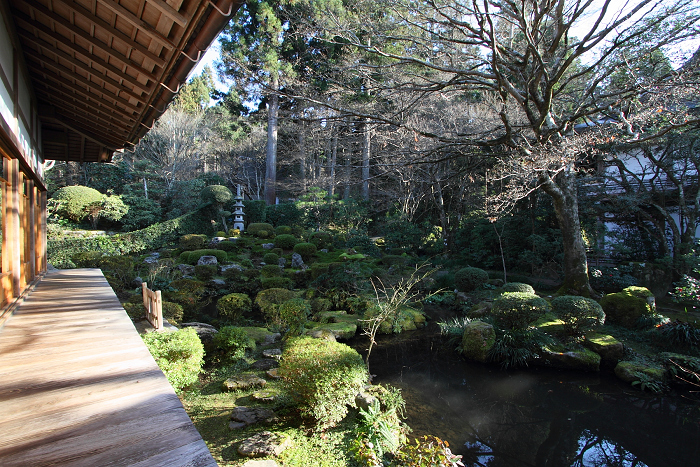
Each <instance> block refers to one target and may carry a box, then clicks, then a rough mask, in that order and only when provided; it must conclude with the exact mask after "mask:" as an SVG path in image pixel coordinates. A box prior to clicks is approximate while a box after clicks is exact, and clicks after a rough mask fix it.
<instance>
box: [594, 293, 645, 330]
mask: <svg viewBox="0 0 700 467" xmlns="http://www.w3.org/2000/svg"><path fill="white" fill-rule="evenodd" d="M653 296H654V295H653V294H652V293H651V292H650V291H649V290H648V289H646V288H644V287H627V288H626V289H624V290H623V291H622V292H617V293H611V294H608V295H605V296H604V297H603V298H602V299H601V300H600V306H602V307H603V311H605V316H607V320H608V322H609V323H614V324H619V325H621V326H624V327H627V328H633V327H635V326H637V322H638V321H639V320H640V318H642V317H649V316H652V315H653V314H654V310H653V309H652V307H651V305H650V304H649V302H648V301H647V298H649V297H653Z"/></svg>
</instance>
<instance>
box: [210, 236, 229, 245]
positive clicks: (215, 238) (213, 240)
mask: <svg viewBox="0 0 700 467" xmlns="http://www.w3.org/2000/svg"><path fill="white" fill-rule="evenodd" d="M224 240H228V237H214V238H212V239H211V240H210V241H209V246H214V245H216V244H217V243H221V242H223V241H224Z"/></svg>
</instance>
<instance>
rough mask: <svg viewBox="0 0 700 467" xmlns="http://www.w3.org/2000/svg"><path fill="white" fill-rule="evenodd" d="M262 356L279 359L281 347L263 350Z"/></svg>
mask: <svg viewBox="0 0 700 467" xmlns="http://www.w3.org/2000/svg"><path fill="white" fill-rule="evenodd" d="M263 357H267V358H274V359H275V360H279V359H280V358H282V350H281V349H267V350H263Z"/></svg>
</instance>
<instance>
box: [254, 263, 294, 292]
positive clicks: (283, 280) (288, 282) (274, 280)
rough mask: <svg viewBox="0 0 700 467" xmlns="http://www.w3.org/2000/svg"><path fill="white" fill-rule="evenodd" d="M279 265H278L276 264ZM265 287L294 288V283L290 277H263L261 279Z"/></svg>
mask: <svg viewBox="0 0 700 467" xmlns="http://www.w3.org/2000/svg"><path fill="white" fill-rule="evenodd" d="M275 267H277V266H275ZM260 284H261V285H262V288H263V289H290V290H291V289H293V288H294V283H293V282H292V279H290V278H289V277H263V278H261V279H260Z"/></svg>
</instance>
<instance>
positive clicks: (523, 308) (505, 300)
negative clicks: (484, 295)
mask: <svg viewBox="0 0 700 467" xmlns="http://www.w3.org/2000/svg"><path fill="white" fill-rule="evenodd" d="M548 310H549V303H547V300H545V299H543V298H540V297H538V296H537V295H535V294H530V293H525V292H505V293H503V294H501V296H500V297H498V298H497V299H496V300H494V301H493V308H492V309H491V313H493V315H494V317H495V318H496V324H498V325H499V326H500V327H502V328H505V329H526V328H527V327H528V325H529V324H530V323H531V322H533V321H535V320H536V319H537V318H539V317H540V316H541V315H543V314H544V313H546V312H547V311H548Z"/></svg>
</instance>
